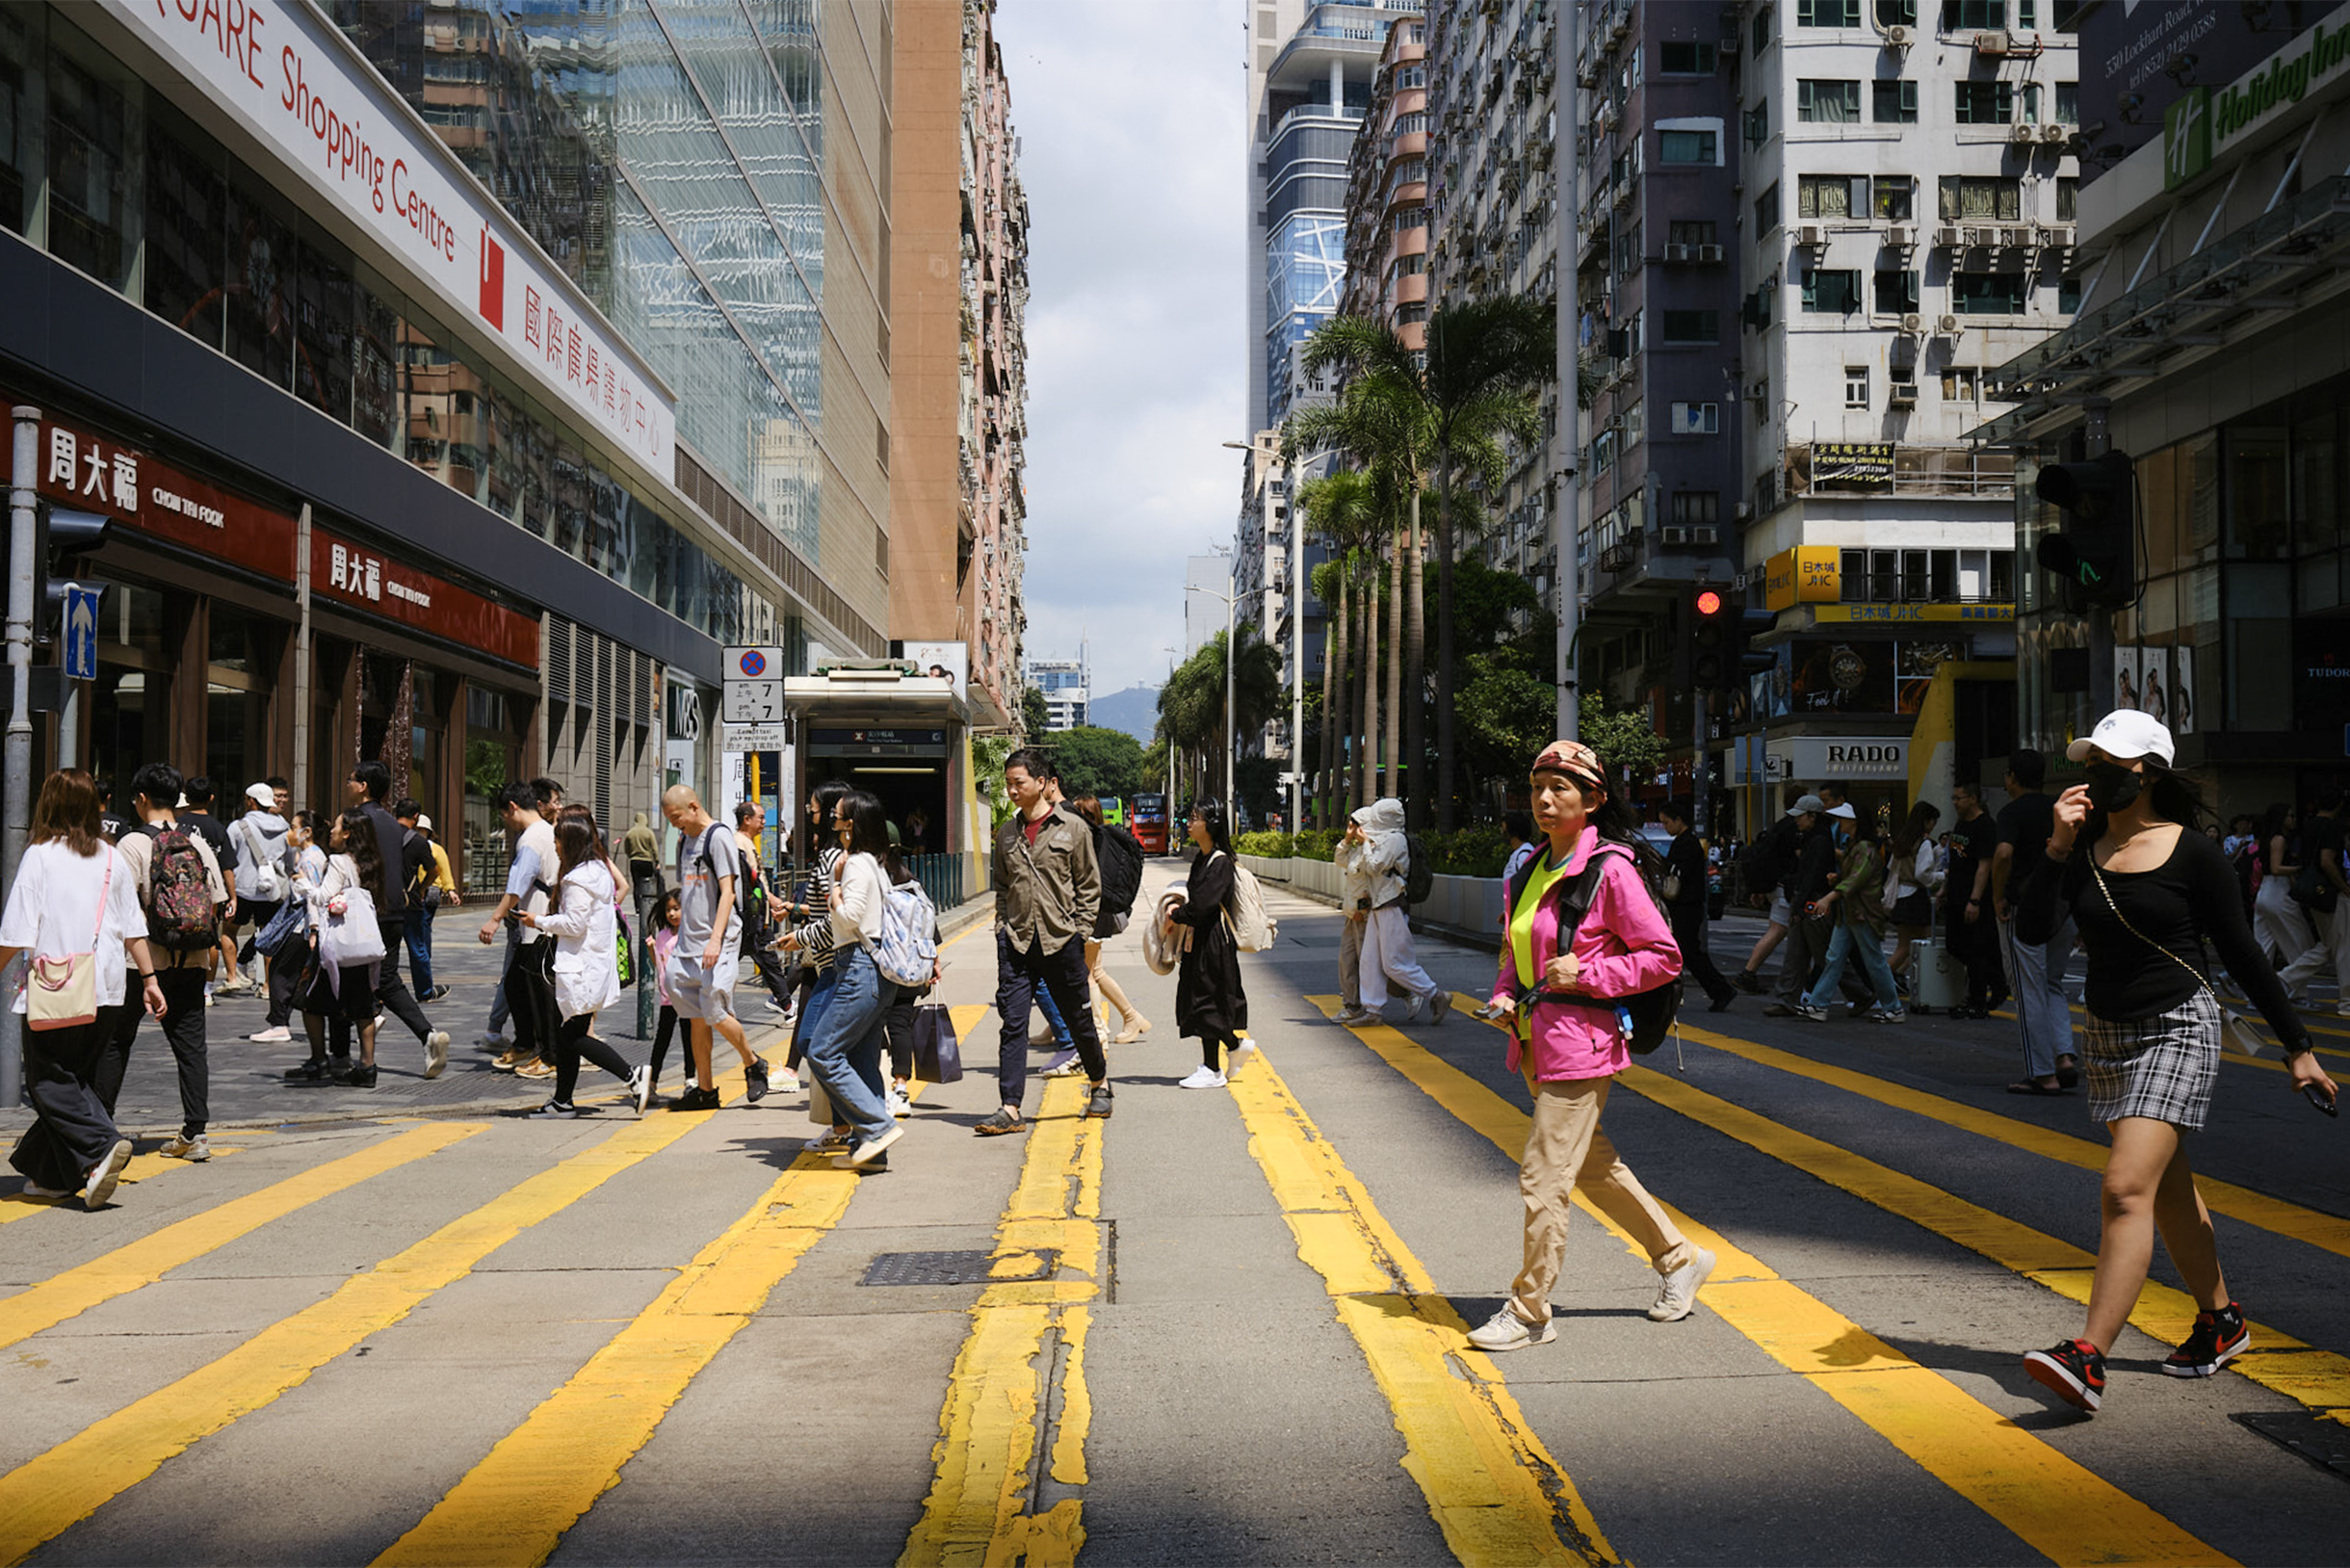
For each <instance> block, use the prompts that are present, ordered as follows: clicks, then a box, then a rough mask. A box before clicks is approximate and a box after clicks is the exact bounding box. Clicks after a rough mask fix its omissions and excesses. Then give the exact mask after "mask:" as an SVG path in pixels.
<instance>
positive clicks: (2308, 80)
mask: <svg viewBox="0 0 2350 1568" xmlns="http://www.w3.org/2000/svg"><path fill="white" fill-rule="evenodd" d="M2346 62H2350V18H2346V19H2345V20H2343V21H2342V23H2341V24H2340V25H2339V26H2337V27H2333V28H2331V29H2329V28H2328V27H2327V25H2326V24H2325V23H2324V22H2322V21H2321V22H2319V23H2317V24H2316V25H2315V26H2313V27H2311V29H2310V30H2309V31H2308V32H2306V33H2304V34H2302V35H2301V36H2300V37H2299V38H2297V39H2294V40H2293V41H2292V42H2290V43H2288V44H2286V45H2285V47H2284V48H2282V49H2280V50H2278V51H2277V52H2276V53H2275V54H2273V55H2271V56H2269V57H2268V59H2267V60H2265V61H2263V62H2261V63H2260V64H2259V65H2256V66H2254V67H2253V68H2252V69H2251V70H2249V71H2247V72H2245V73H2244V74H2243V75H2242V76H2239V77H2237V78H2236V79H2235V81H2234V83H2233V84H2232V85H2231V86H2228V87H2225V88H2221V89H2219V90H2218V91H2216V92H2214V91H2213V90H2211V89H2210V88H2207V87H2199V88H2196V89H2194V90H2192V91H2189V92H2187V93H2185V94H2183V95H2182V96H2180V98H2179V100H2178V101H2177V102H2175V103H2173V104H2172V105H2171V106H2170V108H2169V109H2168V110H2166V111H2164V113H2163V116H2162V188H2163V189H2164V190H2166V191H2168V190H2175V189H2177V188H2178V187H2179V186H2180V185H2183V184H2185V183H2186V182H2187V181H2188V180H2191V179H2193V178H2195V177H2196V176H2197V175H2198V174H2201V173H2203V172H2204V171H2205V170H2207V169H2209V168H2210V167H2211V162H2212V160H2213V159H2214V158H2216V157H2217V156H2218V155H2220V154H2221V153H2223V152H2226V151H2227V150H2228V149H2229V147H2230V146H2231V145H2232V144H2234V143H2235V142H2236V140H2237V139H2238V138H2240V137H2242V136H2243V135H2244V134H2245V133H2246V132H2248V131H2250V130H2252V129H2253V128H2254V127H2255V126H2257V125H2259V124H2260V123H2261V122H2263V121H2264V120H2266V119H2267V118H2269V117H2270V116H2271V115H2273V114H2275V113H2276V112H2277V111H2279V110H2281V109H2285V108H2289V107H2290V106H2292V105H2294V104H2297V103H2299V102H2300V101H2301V100H2302V99H2303V98H2304V97H2306V96H2308V94H2309V91H2310V89H2311V87H2313V86H2315V85H2316V84H2317V83H2318V81H2319V80H2320V79H2322V78H2324V77H2328V76H2332V75H2334V74H2335V73H2337V72H2338V71H2339V70H2341V69H2342V66H2343V65H2344V64H2345V63H2346Z"/></svg>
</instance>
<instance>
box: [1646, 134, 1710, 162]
mask: <svg viewBox="0 0 2350 1568" xmlns="http://www.w3.org/2000/svg"><path fill="white" fill-rule="evenodd" d="M1719 140H1720V139H1719V138H1718V137H1716V136H1715V135H1714V133H1713V132H1711V131H1658V133H1657V158H1658V162H1660V163H1668V164H1711V163H1718V162H1719V161H1720V160H1719V158H1718V157H1717V156H1716V154H1715V147H1716V145H1717V144H1718V142H1719Z"/></svg>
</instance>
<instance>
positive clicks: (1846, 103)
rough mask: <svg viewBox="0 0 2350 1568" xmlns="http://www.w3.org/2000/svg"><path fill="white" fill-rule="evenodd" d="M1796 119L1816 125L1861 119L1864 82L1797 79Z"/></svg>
mask: <svg viewBox="0 0 2350 1568" xmlns="http://www.w3.org/2000/svg"><path fill="white" fill-rule="evenodd" d="M1795 118H1797V119H1800V120H1807V121H1811V122H1813V123H1816V124H1826V125H1850V124H1853V123H1854V122H1856V121H1857V120H1859V119H1860V118H1861V84H1860V83H1858V82H1838V81H1818V80H1813V79H1811V78H1808V77H1807V78H1805V79H1804V80H1802V81H1799V82H1797V83H1796V84H1795Z"/></svg>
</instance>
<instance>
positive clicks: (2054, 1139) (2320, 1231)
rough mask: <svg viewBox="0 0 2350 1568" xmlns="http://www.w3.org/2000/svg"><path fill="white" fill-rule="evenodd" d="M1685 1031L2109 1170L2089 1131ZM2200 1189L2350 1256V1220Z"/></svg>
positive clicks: (2218, 1185)
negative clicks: (2063, 1129)
mask: <svg viewBox="0 0 2350 1568" xmlns="http://www.w3.org/2000/svg"><path fill="white" fill-rule="evenodd" d="M1681 1035H1682V1038H1683V1039H1684V1040H1688V1041H1690V1042H1692V1043H1694V1044H1697V1045H1703V1046H1709V1047H1710V1048H1712V1049H1713V1050H1716V1051H1725V1052H1728V1053H1729V1054H1730V1055H1732V1056H1734V1057H1738V1058H1743V1059H1744V1060H1747V1061H1751V1062H1753V1063H1755V1064H1756V1065H1757V1066H1759V1067H1773V1068H1776V1069H1778V1070H1779V1071H1781V1072H1785V1073H1792V1074H1794V1075H1795V1076H1797V1077H1799V1078H1808V1079H1810V1080H1812V1081H1813V1082H1814V1083H1815V1084H1826V1085H1830V1086H1831V1087H1834V1088H1840V1089H1842V1090H1844V1091H1845V1092H1847V1093H1850V1094H1857V1095H1861V1096H1862V1097H1864V1098H1866V1099H1870V1100H1874V1101H1876V1102H1877V1104H1879V1105H1884V1106H1891V1107H1893V1109H1894V1110H1896V1111H1909V1112H1910V1113H1911V1114H1913V1115H1918V1116H1923V1117H1926V1118H1927V1119H1929V1120H1931V1121H1938V1122H1941V1123H1942V1124H1943V1125H1944V1126H1945V1127H1955V1128H1958V1129H1959V1130H1960V1131H1962V1132H1968V1133H1973V1134H1975V1135H1976V1136H1978V1137H1988V1138H1992V1139H1994V1140H1996V1141H1997V1142H2000V1143H2005V1144H2007V1145H2008V1146H2009V1147H2011V1148H2017V1149H2022V1150H2024V1152H2026V1153H2028V1154H2036V1155H2040V1156H2042V1157H2044V1158H2046V1159H2050V1160H2060V1161H2062V1162H2064V1163H2066V1164H2068V1165H2076V1166H2078V1167H2079V1168H2081V1169H2082V1170H2094V1171H2098V1172H2100V1173H2102V1172H2103V1170H2104V1168H2105V1145H2103V1144H2102V1143H2095V1142H2092V1141H2090V1140H2089V1139H2087V1138H2085V1137H2074V1136H2073V1135H2071V1134H2070V1133H2058V1132H2053V1131H2051V1130H2050V1129H2049V1128H2046V1127H2041V1126H2038V1125H2037V1124H2035V1123H2032V1122H2027V1121H2018V1120H2017V1119H2016V1118H2014V1117H2012V1116H2002V1115H1999V1114H1997V1112H1995V1111H1978V1110H1976V1109H1975V1108H1974V1107H1972V1106H1969V1105H1962V1104H1960V1103H1959V1102H1957V1101H1955V1100H1948V1099H1945V1098H1943V1097H1942V1096H1941V1095H1938V1094H1928V1093H1927V1092H1925V1091H1924V1090H1923V1089H1913V1088H1908V1087H1905V1086H1904V1085H1898V1084H1888V1083H1886V1082H1885V1081H1884V1080H1882V1079H1877V1078H1871V1077H1869V1076H1868V1075H1867V1073H1861V1072H1855V1071H1853V1070H1852V1069H1850V1068H1848V1067H1833V1066H1830V1065H1828V1064H1827V1063H1825V1062H1818V1061H1814V1060H1812V1059H1811V1058H1809V1057H1799V1056H1796V1055H1795V1054H1794V1053H1792V1052H1789V1051H1781V1050H1778V1049H1777V1048H1775V1047H1772V1046H1767V1045H1757V1044H1756V1043H1755V1042H1754V1041H1752V1040H1741V1039H1738V1038H1737V1037H1736V1036H1735V1035H1729V1034H1719V1033H1716V1032H1713V1031H1711V1030H1708V1029H1699V1028H1696V1027H1695V1026H1693V1025H1689V1024H1684V1025H1682V1026H1681ZM2195 1187H2196V1189H2197V1190H2198V1191H2200V1192H2201V1193H2203V1197H2204V1203H2205V1205H2206V1207H2207V1208H2209V1209H2210V1211H2211V1212H2212V1213H2213V1214H2215V1215H2227V1216H2228V1217H2229V1218H2231V1219H2240V1220H2242V1221H2243V1222H2244V1223H2245V1224H2247V1225H2255V1226H2258V1227H2259V1228H2260V1229H2261V1230H2264V1231H2271V1232H2274V1233H2275V1234H2277V1235H2279V1236H2284V1237H2289V1238H2290V1239H2292V1240H2293V1241H2304V1242H2307V1243H2308V1244H2309V1245H2311V1246H2313V1247H2318V1248H2321V1249H2323V1250H2325V1251H2327V1252H2331V1253H2333V1254H2335V1255H2336V1256H2337V1257H2344V1258H2350V1219H2344V1218H2342V1217H2341V1216H2340V1215H2329V1214H2323V1213H2320V1212H2319V1211H2317V1210H2315V1209H2307V1208H2304V1207H2302V1206H2301V1205H2300V1204H2297V1203H2288V1202H2286V1201H2285V1199H2283V1198H2274V1197H2270V1196H2269V1195H2268V1194H2267V1193H2265V1192H2256V1191H2254V1190H2253V1189H2250V1188H2248V1187H2238V1186H2236V1185H2235V1184H2234V1183H2233V1182H2222V1181H2215V1180H2213V1179H2212V1178H2211V1177H2208V1176H2204V1175H2200V1174H2199V1175H2198V1176H2197V1177H2196V1178H2195Z"/></svg>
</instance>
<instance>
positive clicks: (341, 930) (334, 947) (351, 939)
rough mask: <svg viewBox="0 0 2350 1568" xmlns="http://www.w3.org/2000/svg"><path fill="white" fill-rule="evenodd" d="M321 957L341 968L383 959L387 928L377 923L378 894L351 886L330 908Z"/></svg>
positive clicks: (356, 966) (321, 933) (320, 940)
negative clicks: (384, 930)
mask: <svg viewBox="0 0 2350 1568" xmlns="http://www.w3.org/2000/svg"><path fill="white" fill-rule="evenodd" d="M318 953H319V956H320V957H321V958H324V959H325V960H326V962H328V963H330V964H332V965H334V967H335V968H337V969H355V968H358V967H359V966H361V965H363V964H372V963H380V962H381V961H382V960H383V928H381V927H380V926H379V925H377V924H376V900H375V895H373V894H371V893H369V892H368V891H367V889H365V888H363V887H347V888H345V889H344V890H343V891H342V892H340V893H338V894H336V895H335V898H334V902H332V903H329V904H328V905H327V906H326V928H325V929H324V930H322V931H320V932H319V941H318Z"/></svg>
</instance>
